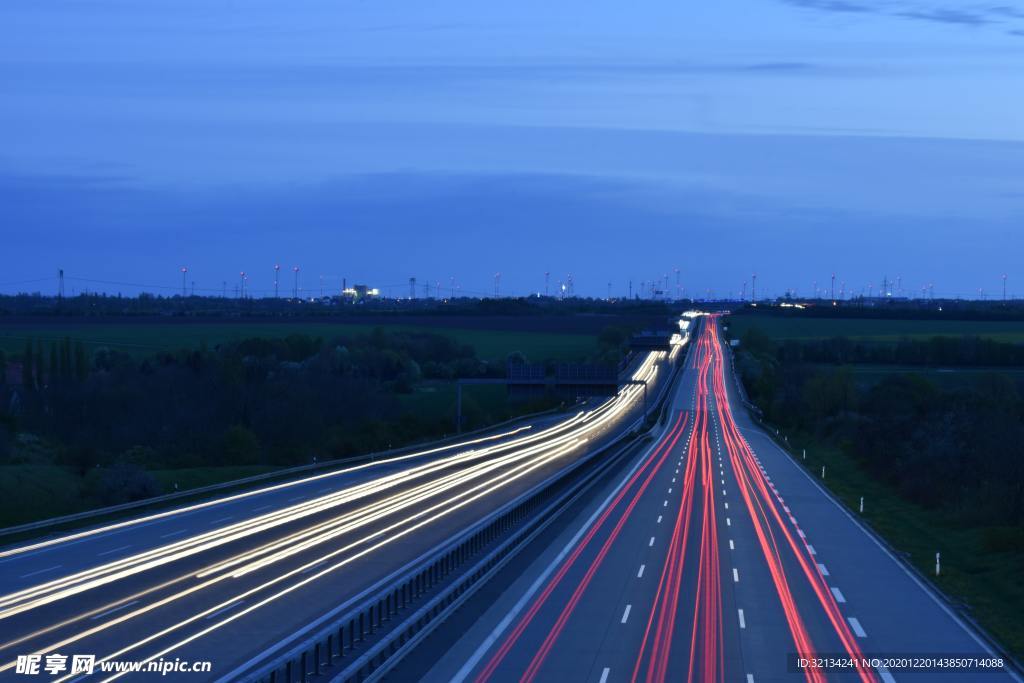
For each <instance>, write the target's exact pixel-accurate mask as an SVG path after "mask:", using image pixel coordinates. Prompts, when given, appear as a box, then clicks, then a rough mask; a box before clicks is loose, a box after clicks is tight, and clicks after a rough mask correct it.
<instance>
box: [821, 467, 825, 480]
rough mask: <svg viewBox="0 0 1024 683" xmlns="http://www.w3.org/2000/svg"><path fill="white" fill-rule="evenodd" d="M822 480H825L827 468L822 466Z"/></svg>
mask: <svg viewBox="0 0 1024 683" xmlns="http://www.w3.org/2000/svg"><path fill="white" fill-rule="evenodd" d="M821 478H822V479H824V478H825V466H824V465H822V466H821Z"/></svg>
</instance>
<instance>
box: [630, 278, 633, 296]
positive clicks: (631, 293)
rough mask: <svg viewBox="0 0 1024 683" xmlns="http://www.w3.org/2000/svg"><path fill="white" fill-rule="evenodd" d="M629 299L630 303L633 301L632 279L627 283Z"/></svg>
mask: <svg viewBox="0 0 1024 683" xmlns="http://www.w3.org/2000/svg"><path fill="white" fill-rule="evenodd" d="M629 299H630V301H632V300H633V280H632V279H630V281H629Z"/></svg>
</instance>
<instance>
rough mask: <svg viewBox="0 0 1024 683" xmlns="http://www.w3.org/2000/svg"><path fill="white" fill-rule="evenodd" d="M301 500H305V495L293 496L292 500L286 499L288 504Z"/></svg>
mask: <svg viewBox="0 0 1024 683" xmlns="http://www.w3.org/2000/svg"><path fill="white" fill-rule="evenodd" d="M303 498H306V495H305V494H303V495H301V496H295V497H294V498H289V499H288V502H289V503H294V502H295V501H297V500H302V499H303Z"/></svg>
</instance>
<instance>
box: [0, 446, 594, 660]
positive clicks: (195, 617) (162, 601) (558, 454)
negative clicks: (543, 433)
mask: <svg viewBox="0 0 1024 683" xmlns="http://www.w3.org/2000/svg"><path fill="white" fill-rule="evenodd" d="M581 443H582V441H579V442H573V443H570V444H568V445H567V446H564V447H563V448H562V449H559V450H556V451H554V452H552V453H550V454H548V456H546V457H545V458H543V459H540V460H537V461H534V462H533V463H530V465H529V466H530V468H531V469H530V470H526V471H522V472H520V473H519V474H518V475H517V476H515V477H511V478H509V479H507V480H506V481H504V482H499V483H497V484H494V483H492V482H487V483H486V484H483V485H480V486H488V489H487V491H486V492H485V493H489V492H491V491H493V490H495V489H497V488H500V487H501V486H502V485H503V484H505V483H508V482H509V481H512V480H514V479H517V478H519V477H521V476H525V474H528V473H529V471H532V469H536V468H537V467H541V466H543V465H545V464H547V463H548V462H549V461H551V460H552V459H555V458H558V457H561V456H562V455H564V454H565V453H567V452H568V451H570V450H572V449H574V448H576V447H577V446H579V445H580V444H581ZM480 486H478V487H477V488H480ZM479 497H480V496H479V495H478V496H475V497H474V498H473V500H475V499H476V498H479ZM468 502H472V501H463V502H462V503H460V504H458V505H455V506H453V507H451V508H448V509H447V510H445V511H444V512H442V513H441V514H439V515H435V516H434V518H433V519H432V520H428V522H425V523H429V521H433V520H436V519H440V518H441V517H443V516H445V515H447V514H449V513H450V512H451V511H454V510H457V509H459V508H460V507H463V506H464V505H466V504H468ZM447 506H448V502H447V501H445V502H444V503H442V504H439V507H446V508H447ZM417 516H418V515H417ZM405 521H406V520H403V521H402V522H400V523H399V524H401V523H404V522H405ZM423 524H424V523H420V524H417V525H414V526H413V527H412V528H410V529H406V530H404V531H402V532H401V533H399V534H396V535H395V536H392V537H391V538H389V539H387V540H385V541H382V542H380V543H377V544H376V545H374V546H373V547H371V548H368V549H364V550H363V551H360V552H359V553H356V554H355V555H352V556H350V557H349V558H346V559H345V560H344V561H342V562H340V563H338V564H336V565H334V566H333V567H332V568H329V569H328V570H325V572H326V571H333V569H336V568H338V567H342V566H344V565H345V564H348V563H349V562H351V561H353V560H355V559H358V558H359V557H362V556H363V555H365V554H366V553H367V552H369V551H371V550H374V549H376V548H379V547H381V546H383V545H386V544H388V543H390V542H392V541H394V540H397V539H398V538H401V537H402V536H405V535H406V534H407V533H409V532H410V531H412V530H415V529H417V528H419V527H421V526H423ZM395 526H398V525H395ZM376 535H377V534H374V535H373V536H376ZM367 538H370V537H366V538H363V539H359V540H357V541H355V542H353V543H351V544H349V545H347V546H345V547H344V548H340V549H337V550H335V551H333V552H331V553H328V554H326V555H323V556H321V557H318V558H316V559H314V560H311V561H309V562H307V563H305V564H303V565H301V566H299V567H297V568H295V569H292V570H290V571H288V572H286V573H284V574H282V575H280V576H277V577H275V578H273V579H271V580H269V581H266V582H265V583H263V584H260V585H259V586H256V587H255V588H251V589H249V590H247V591H245V592H243V593H240V594H238V595H236V596H235V597H232V598H229V599H227V600H225V601H223V602H220V603H218V604H216V605H214V606H212V607H210V608H207V609H205V610H203V611H201V612H198V613H197V614H195V615H193V616H192V617H190V618H188V619H186V620H184V621H182V622H180V623H178V624H176V625H174V626H172V627H169V628H168V629H165V630H163V631H161V632H159V633H157V634H153V635H152V636H150V637H148V638H146V639H144V640H142V641H139V642H138V643H135V644H133V645H131V646H129V648H126V649H124V650H121V651H120V652H117V653H113V654H111V655H108V659H109V658H115V657H117V656H119V655H120V654H123V653H125V652H127V651H128V649H131V648H134V647H137V646H139V645H142V644H145V643H146V642H149V641H150V640H152V639H153V638H156V637H160V636H162V635H166V634H167V633H169V632H170V631H172V630H174V629H176V628H180V627H181V626H184V625H187V624H188V623H191V622H193V621H196V620H198V619H201V618H203V617H205V616H207V615H209V614H212V613H214V612H216V611H217V610H220V609H223V608H224V607H225V606H228V605H231V604H233V603H235V602H237V601H238V600H241V599H245V598H246V597H248V596H249V595H251V594H253V593H255V592H258V591H260V590H263V589H265V588H267V587H269V586H271V585H274V584H276V583H278V582H280V581H283V580H285V579H287V578H289V577H291V576H294V575H295V574H301V573H302V572H303V571H306V570H307V569H309V568H310V567H312V566H315V565H318V564H321V563H323V562H324V561H326V560H328V559H330V558H331V557H334V556H336V555H338V554H341V553H343V552H345V551H346V550H350V549H351V548H353V547H356V546H358V545H361V544H362V543H364V542H365V541H366V540H367ZM325 572H320V573H318V574H316V575H313V576H312V577H310V578H311V579H312V578H317V577H319V576H322V575H323V574H324V573H325ZM229 578H231V574H221V575H220V576H217V577H214V578H212V579H209V580H207V581H205V582H203V583H201V584H197V585H195V586H191V587H189V588H187V589H185V590H183V591H181V592H179V593H176V594H174V595H171V596H167V597H165V598H162V599H160V600H158V601H157V602H155V603H152V604H150V605H146V606H144V607H141V608H139V609H136V610H134V611H132V612H128V613H125V614H123V615H120V616H118V617H116V618H114V619H113V620H111V621H109V622H106V623H104V624H101V625H98V626H95V627H93V628H90V629H88V630H86V631H84V632H82V633H78V634H75V635H74V636H71V637H68V638H66V639H64V640H62V641H60V642H57V643H51V644H49V645H47V646H46V647H44V648H40V649H39V650H38V653H45V652H52V651H54V650H55V649H57V648H61V647H63V646H65V645H68V644H69V643H72V642H74V641H76V640H79V639H81V638H84V637H86V636H90V635H95V634H96V633H99V632H100V631H102V630H104V629H106V628H109V627H110V626H114V625H117V624H121V623H124V622H126V621H128V620H129V619H132V618H134V617H137V616H139V615H141V614H145V613H147V612H150V611H152V610H154V609H156V608H158V607H163V606H165V605H167V604H169V603H171V602H174V601H175V600H178V599H181V598H184V597H186V596H188V595H191V594H193V593H196V592H198V591H200V590H202V589H204V588H208V587H210V586H212V585H214V584H216V583H220V582H222V581H225V580H227V579H229ZM300 585H301V584H300ZM286 592H287V591H286ZM12 666H14V662H10V663H8V664H6V665H4V666H3V667H0V672H2V671H5V670H7V669H9V668H11V667H12ZM61 680H63V679H61Z"/></svg>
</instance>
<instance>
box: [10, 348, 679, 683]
mask: <svg viewBox="0 0 1024 683" xmlns="http://www.w3.org/2000/svg"><path fill="white" fill-rule="evenodd" d="M679 348H681V347H678V348H675V349H673V350H672V351H671V352H668V351H652V352H650V353H647V354H645V355H644V356H643V357H642V358H641V359H640V361H639V362H638V364H637V366H636V367H635V371H634V372H633V373H632V378H633V379H634V380H636V381H639V382H647V385H648V386H649V387H651V390H653V389H654V388H656V387H658V386H660V385H662V384H663V383H664V381H665V379H666V378H667V377H668V375H669V374H670V373H669V370H670V368H671V365H672V363H674V362H676V360H677V358H679V356H678V352H679ZM643 393H644V386H641V385H640V384H631V385H627V386H625V387H624V388H623V389H622V390H620V392H619V393H618V395H617V396H615V397H613V398H611V399H608V400H606V401H604V402H600V403H597V404H595V405H594V406H593V407H589V408H587V409H585V410H581V411H580V412H578V413H577V414H575V415H572V416H570V417H567V418H562V419H560V420H559V421H555V422H552V421H550V420H548V421H547V423H542V424H536V425H524V426H522V427H518V428H515V429H508V430H506V431H505V432H503V433H501V434H497V435H490V436H486V437H480V438H476V439H471V440H467V441H464V442H461V443H459V444H454V445H448V446H444V447H441V448H436V449H428V450H425V451H421V452H418V453H413V454H409V455H404V456H401V457H396V458H392V459H389V460H386V461H382V462H378V463H371V464H365V465H360V466H356V467H350V468H347V469H344V470H340V471H337V472H330V473H326V474H320V475H316V476H311V477H307V478H305V479H302V480H299V481H296V482H289V483H286V484H280V485H275V486H269V487H265V488H263V489H260V490H257V491H253V492H248V493H244V494H236V495H232V496H227V497H225V498H221V499H217V500H213V501H210V502H206V503H201V504H195V505H189V506H185V507H182V508H178V509H175V510H171V511H167V512H163V513H158V514H150V515H144V516H141V517H137V518H133V519H129V520H125V521H123V522H118V523H112V524H107V525H103V526H99V527H96V528H91V529H86V530H83V531H80V532H75V533H70V534H66V535H63V536H60V537H56V538H50V539H43V540H40V541H37V542H33V543H26V544H23V545H20V546H17V547H14V548H7V549H3V550H0V586H2V592H3V594H2V595H0V679H3V680H8V679H11V680H18V679H20V680H26V679H24V678H23V677H20V676H18V675H17V673H16V661H17V657H18V656H19V655H30V654H37V655H42V656H44V657H45V656H46V655H49V654H54V653H58V654H63V655H69V656H70V655H75V654H94V655H96V657H97V661H100V662H104V661H143V662H149V661H158V660H169V659H175V658H177V659H181V660H186V661H193V662H195V661H202V660H211V661H212V666H213V668H212V671H211V672H210V673H209V674H206V675H196V674H194V673H189V674H184V673H182V674H180V675H179V676H176V675H170V676H165V677H163V678H167V679H176V678H180V680H191V681H196V680H224V681H230V680H237V679H238V678H239V677H240V676H242V674H243V672H244V671H246V669H247V667H249V666H251V665H252V663H253V662H254V661H256V660H258V659H260V658H262V657H265V656H267V655H269V654H273V653H274V652H275V651H278V650H280V649H282V648H284V647H285V646H287V645H288V644H289V642H290V639H293V638H294V637H295V635H296V634H301V632H302V631H303V628H304V627H306V626H307V625H309V624H312V623H315V622H316V621H317V620H318V619H319V618H321V617H322V616H323V615H324V614H326V613H327V612H328V611H329V610H331V609H333V608H337V607H338V606H339V605H344V604H346V603H348V602H352V601H355V600H356V599H357V598H359V597H360V596H361V595H363V594H364V593H365V592H366V591H368V590H369V589H370V588H372V587H373V586H375V585H378V584H379V583H380V582H382V581H387V579H388V577H389V576H392V575H394V574H396V573H398V572H400V571H402V570H403V568H405V567H407V566H409V564H410V563H412V562H414V561H415V560H417V558H420V557H422V556H424V555H425V554H426V553H428V552H430V551H431V550H432V549H434V548H435V547H437V546H438V545H439V544H441V543H443V542H444V541H446V539H449V538H451V537H452V535H453V534H456V533H458V532H459V531H460V530H462V529H464V528H466V527H467V526H469V525H470V524H472V523H474V522H475V521H477V520H479V519H480V518H481V517H482V516H484V515H486V514H487V513H488V512H490V511H491V510H493V509H495V508H497V507H498V506H500V505H501V504H503V503H504V502H507V501H509V500H512V499H514V498H515V497H516V496H518V495H520V494H521V493H523V492H524V491H527V490H529V489H530V488H531V487H534V486H536V485H538V484H539V483H541V482H543V481H545V480H547V479H549V478H551V477H553V476H555V475H556V474H557V473H558V472H560V471H562V470H563V469H564V468H566V467H568V466H569V465H571V464H573V463H574V462H577V461H578V460H579V459H581V458H583V457H584V456H585V455H587V454H589V453H591V452H594V451H596V450H597V449H599V448H600V447H602V446H603V445H605V444H607V443H609V442H610V441H611V440H612V439H613V438H615V437H617V436H618V435H620V434H622V433H624V432H625V431H626V430H628V429H629V428H630V427H631V425H633V424H634V423H635V422H636V420H637V419H638V417H639V416H640V414H641V412H642V407H643V404H644V398H643ZM83 678H88V680H114V679H117V678H125V676H123V675H117V674H110V673H103V674H101V673H100V672H99V671H98V670H97V672H96V673H95V674H94V675H92V676H87V677H83V676H81V675H79V674H71V673H70V672H64V673H62V674H59V675H55V676H47V679H48V680H59V681H64V680H72V679H74V680H80V679H83Z"/></svg>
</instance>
